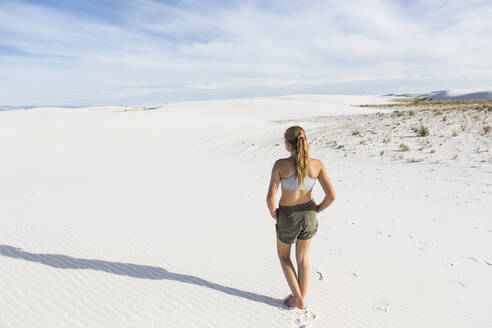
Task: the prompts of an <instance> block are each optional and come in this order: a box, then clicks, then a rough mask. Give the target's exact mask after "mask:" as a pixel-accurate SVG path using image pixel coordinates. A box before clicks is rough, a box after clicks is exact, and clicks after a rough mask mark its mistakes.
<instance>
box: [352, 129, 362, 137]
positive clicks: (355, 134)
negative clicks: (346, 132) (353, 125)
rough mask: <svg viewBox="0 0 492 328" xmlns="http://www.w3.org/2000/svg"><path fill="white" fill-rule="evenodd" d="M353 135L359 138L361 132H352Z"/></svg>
mask: <svg viewBox="0 0 492 328" xmlns="http://www.w3.org/2000/svg"><path fill="white" fill-rule="evenodd" d="M352 135H353V136H358V135H360V132H359V131H358V130H352Z"/></svg>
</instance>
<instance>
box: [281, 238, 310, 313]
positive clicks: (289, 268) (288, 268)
mask: <svg viewBox="0 0 492 328" xmlns="http://www.w3.org/2000/svg"><path fill="white" fill-rule="evenodd" d="M290 248H291V245H290V244H285V243H283V242H281V241H280V240H278V239H277V253H278V257H279V260H280V264H281V266H282V271H283V272H284V276H285V278H286V279H287V283H288V285H289V288H290V290H291V291H292V297H290V298H286V299H285V300H284V304H285V305H287V306H288V307H299V308H301V309H304V308H305V307H306V306H305V303H304V299H303V298H302V295H301V291H300V289H299V282H298V281H297V275H296V270H295V268H294V265H293V264H292V261H291V260H290Z"/></svg>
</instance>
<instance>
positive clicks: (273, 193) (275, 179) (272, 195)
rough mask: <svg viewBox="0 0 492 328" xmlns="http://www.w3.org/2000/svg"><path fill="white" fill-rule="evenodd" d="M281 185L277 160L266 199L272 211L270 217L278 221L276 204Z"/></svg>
mask: <svg viewBox="0 0 492 328" xmlns="http://www.w3.org/2000/svg"><path fill="white" fill-rule="evenodd" d="M279 184H280V172H279V160H277V161H276V162H275V164H273V168H272V176H271V178H270V186H269V187H268V194H267V197H266V203H267V206H268V210H269V211H270V215H271V216H272V218H274V219H277V212H276V204H275V203H276V198H277V192H278V186H279Z"/></svg>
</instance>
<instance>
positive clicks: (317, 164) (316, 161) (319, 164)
mask: <svg viewBox="0 0 492 328" xmlns="http://www.w3.org/2000/svg"><path fill="white" fill-rule="evenodd" d="M309 163H311V164H312V165H313V166H314V167H315V168H316V169H321V168H322V167H324V165H323V162H322V161H321V160H320V159H317V158H313V157H309Z"/></svg>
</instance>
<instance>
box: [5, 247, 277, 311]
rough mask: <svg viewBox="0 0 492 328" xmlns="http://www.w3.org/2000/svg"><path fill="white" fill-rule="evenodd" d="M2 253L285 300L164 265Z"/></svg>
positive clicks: (255, 298) (264, 299)
mask: <svg viewBox="0 0 492 328" xmlns="http://www.w3.org/2000/svg"><path fill="white" fill-rule="evenodd" d="M0 255H4V256H8V257H12V258H16V259H23V260H26V261H32V262H38V263H42V264H45V265H49V266H51V267H54V268H59V269H92V270H98V271H105V272H108V273H114V274H119V275H122V276H128V277H132V278H139V279H153V280H163V279H169V280H176V281H180V282H184V283H187V284H195V285H198V286H204V287H208V288H211V289H214V290H217V291H219V292H223V293H226V294H229V295H235V296H239V297H244V298H246V299H248V300H251V301H255V302H260V303H265V304H268V305H271V306H276V307H278V306H281V304H282V300H280V299H275V298H273V297H270V296H265V295H260V294H256V293H252V292H248V291H244V290H240V289H237V288H233V287H227V286H223V285H220V284H216V283H213V282H210V281H207V280H204V279H202V278H199V277H195V276H192V275H188V274H181V273H174V272H169V271H168V270H166V269H164V268H161V267H155V266H148V265H140V264H133V263H121V262H110V261H102V260H92V259H82V258H76V257H71V256H67V255H60V254H35V253H29V252H25V251H22V249H21V248H18V247H12V246H8V245H0Z"/></svg>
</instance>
